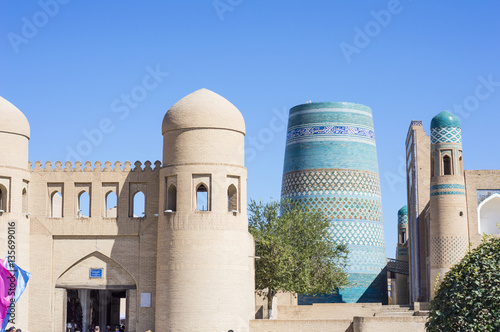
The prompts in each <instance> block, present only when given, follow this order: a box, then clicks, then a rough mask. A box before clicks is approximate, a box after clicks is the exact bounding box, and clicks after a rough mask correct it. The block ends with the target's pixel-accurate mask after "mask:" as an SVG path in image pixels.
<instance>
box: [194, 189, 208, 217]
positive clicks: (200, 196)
mask: <svg viewBox="0 0 500 332" xmlns="http://www.w3.org/2000/svg"><path fill="white" fill-rule="evenodd" d="M196 210H198V211H208V210H209V209H208V189H207V187H206V186H205V185H204V184H200V185H199V186H198V188H196Z"/></svg>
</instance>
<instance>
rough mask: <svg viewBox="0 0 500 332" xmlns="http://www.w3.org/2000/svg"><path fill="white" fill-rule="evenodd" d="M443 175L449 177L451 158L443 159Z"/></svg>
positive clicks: (446, 156) (445, 157)
mask: <svg viewBox="0 0 500 332" xmlns="http://www.w3.org/2000/svg"><path fill="white" fill-rule="evenodd" d="M443 175H451V158H450V156H448V155H445V156H444V157H443Z"/></svg>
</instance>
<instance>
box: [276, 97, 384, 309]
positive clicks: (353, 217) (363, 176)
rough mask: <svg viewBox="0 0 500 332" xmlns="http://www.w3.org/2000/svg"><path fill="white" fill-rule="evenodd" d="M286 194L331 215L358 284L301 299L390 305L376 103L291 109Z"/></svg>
mask: <svg viewBox="0 0 500 332" xmlns="http://www.w3.org/2000/svg"><path fill="white" fill-rule="evenodd" d="M281 197H282V199H291V200H295V201H298V202H300V203H301V204H304V206H305V207H306V209H321V210H322V211H324V213H325V214H326V216H327V217H328V218H331V228H330V234H331V236H332V238H333V239H334V240H336V241H338V242H341V243H346V244H347V245H348V248H349V251H350V253H349V266H348V270H347V272H348V274H349V281H350V282H351V283H352V287H350V288H346V289H343V290H340V293H339V294H334V295H324V296H322V297H320V298H319V299H318V298H317V297H314V298H313V297H311V296H305V295H299V304H310V303H312V302H326V303H329V302H336V303H342V302H346V303H356V302H362V303H366V302H383V303H387V279H386V271H385V266H386V258H385V243H384V229H383V223H382V200H381V194H380V181H379V173H378V163H377V151H376V145H375V132H374V129H373V118H372V111H371V109H370V108H369V107H366V106H364V105H359V104H353V103H339V102H325V103H307V104H302V105H298V106H295V107H293V108H292V109H290V114H289V120H288V130H287V139H286V150H285V161H284V170H283V182H282V195H281Z"/></svg>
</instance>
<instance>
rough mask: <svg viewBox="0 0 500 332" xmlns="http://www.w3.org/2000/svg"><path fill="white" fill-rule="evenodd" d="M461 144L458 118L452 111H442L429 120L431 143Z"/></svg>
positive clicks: (460, 129)
mask: <svg viewBox="0 0 500 332" xmlns="http://www.w3.org/2000/svg"><path fill="white" fill-rule="evenodd" d="M439 143H457V144H462V128H461V127H460V119H459V118H458V116H456V115H455V114H453V113H450V112H448V111H442V112H441V113H439V114H438V115H436V116H435V117H433V118H432V121H431V144H439Z"/></svg>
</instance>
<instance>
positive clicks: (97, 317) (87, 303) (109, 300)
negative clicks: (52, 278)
mask: <svg viewBox="0 0 500 332" xmlns="http://www.w3.org/2000/svg"><path fill="white" fill-rule="evenodd" d="M66 298H67V304H66V331H67V332H76V331H81V332H89V331H92V332H93V331H94V327H95V326H100V327H101V331H107V329H106V327H107V326H109V327H110V331H113V332H114V331H115V327H116V326H118V325H122V324H124V323H125V318H126V317H125V313H126V312H127V310H126V309H127V308H126V301H125V299H126V298H127V291H126V290H107V289H104V290H103V289H67V290H66Z"/></svg>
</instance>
